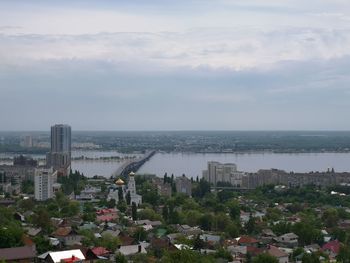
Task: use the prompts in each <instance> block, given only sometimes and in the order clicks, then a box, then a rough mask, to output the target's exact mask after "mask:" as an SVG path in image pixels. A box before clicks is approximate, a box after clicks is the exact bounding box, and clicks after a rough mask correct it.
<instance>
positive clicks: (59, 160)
mask: <svg viewBox="0 0 350 263" xmlns="http://www.w3.org/2000/svg"><path fill="white" fill-rule="evenodd" d="M71 133H72V132H71V127H70V126H69V125H64V124H56V125H54V126H52V127H51V151H50V152H49V153H48V154H47V155H46V164H47V166H48V167H53V169H54V170H55V171H57V172H58V174H59V175H64V176H66V175H68V174H69V170H70V167H71V145H72V142H71Z"/></svg>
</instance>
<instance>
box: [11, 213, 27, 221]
mask: <svg viewBox="0 0 350 263" xmlns="http://www.w3.org/2000/svg"><path fill="white" fill-rule="evenodd" d="M13 217H14V219H15V220H17V221H21V222H22V223H23V222H25V221H26V218H25V216H24V215H22V214H21V213H19V212H16V213H14V215H13Z"/></svg>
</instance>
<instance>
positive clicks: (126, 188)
mask: <svg viewBox="0 0 350 263" xmlns="http://www.w3.org/2000/svg"><path fill="white" fill-rule="evenodd" d="M119 188H122V191H123V198H124V200H125V199H126V195H127V193H128V192H130V204H132V203H135V204H136V205H140V204H142V196H141V195H138V194H137V193H136V183H135V173H133V172H131V173H130V174H129V180H128V184H127V185H125V183H124V181H123V180H122V179H121V178H119V179H118V180H117V181H116V182H115V186H114V187H113V188H111V189H110V190H109V193H108V197H107V200H111V199H114V200H115V201H116V202H117V203H118V201H119V195H118V191H119Z"/></svg>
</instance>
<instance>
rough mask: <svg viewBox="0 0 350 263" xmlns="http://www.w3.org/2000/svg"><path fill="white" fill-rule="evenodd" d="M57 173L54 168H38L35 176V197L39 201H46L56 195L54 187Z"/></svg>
mask: <svg viewBox="0 0 350 263" xmlns="http://www.w3.org/2000/svg"><path fill="white" fill-rule="evenodd" d="M56 180H57V171H54V170H53V169H52V168H37V169H35V175H34V196H35V200H37V201H45V200H47V199H50V198H52V197H53V195H54V191H53V186H54V183H55V182H56Z"/></svg>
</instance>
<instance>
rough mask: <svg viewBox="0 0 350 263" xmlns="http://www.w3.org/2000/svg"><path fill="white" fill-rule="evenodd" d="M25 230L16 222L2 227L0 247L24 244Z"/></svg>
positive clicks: (0, 229) (0, 230)
mask: <svg viewBox="0 0 350 263" xmlns="http://www.w3.org/2000/svg"><path fill="white" fill-rule="evenodd" d="M22 235H23V230H22V228H21V227H19V226H18V225H16V224H11V225H8V226H6V227H1V228H0V248H9V247H19V246H21V245H22Z"/></svg>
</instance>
